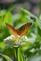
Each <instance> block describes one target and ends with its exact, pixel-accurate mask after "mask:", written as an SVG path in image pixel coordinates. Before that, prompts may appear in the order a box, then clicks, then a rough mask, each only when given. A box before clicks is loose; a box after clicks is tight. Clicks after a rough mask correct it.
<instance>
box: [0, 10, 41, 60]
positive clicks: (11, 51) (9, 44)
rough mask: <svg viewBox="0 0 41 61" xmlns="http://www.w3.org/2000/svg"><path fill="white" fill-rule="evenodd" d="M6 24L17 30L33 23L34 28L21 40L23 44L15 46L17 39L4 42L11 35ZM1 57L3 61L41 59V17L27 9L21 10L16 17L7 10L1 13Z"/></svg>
mask: <svg viewBox="0 0 41 61" xmlns="http://www.w3.org/2000/svg"><path fill="white" fill-rule="evenodd" d="M6 23H8V24H11V25H12V26H14V27H15V28H16V29H18V28H20V27H21V26H22V25H24V24H26V23H32V27H31V28H30V30H29V31H28V33H27V34H26V35H25V36H23V37H21V38H20V39H19V42H20V41H21V43H19V44H18V42H16V44H14V41H16V40H17V39H14V38H13V39H12V40H7V41H4V39H5V38H6V37H8V36H10V35H11V33H10V32H9V30H8V29H7V28H6ZM0 57H1V58H2V59H3V61H35V57H36V58H37V57H38V58H39V57H41V15H40V16H39V17H37V16H34V15H33V14H32V13H30V12H29V11H27V10H26V9H21V10H20V12H19V13H17V14H16V15H13V14H12V13H11V12H10V11H7V10H5V11H0ZM1 58H0V59H1ZM38 58H37V59H38ZM39 60H41V59H40V58H39ZM39 60H38V61H39Z"/></svg>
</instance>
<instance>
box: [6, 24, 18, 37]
mask: <svg viewBox="0 0 41 61" xmlns="http://www.w3.org/2000/svg"><path fill="white" fill-rule="evenodd" d="M6 27H7V28H8V29H9V31H10V33H11V34H13V35H14V36H17V35H18V34H17V31H16V30H15V28H14V27H13V26H12V25H10V24H6Z"/></svg>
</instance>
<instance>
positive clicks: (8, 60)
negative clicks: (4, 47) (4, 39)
mask: <svg viewBox="0 0 41 61" xmlns="http://www.w3.org/2000/svg"><path fill="white" fill-rule="evenodd" d="M1 56H2V57H3V58H5V59H6V61H13V60H12V59H11V58H10V57H9V56H7V55H4V54H1Z"/></svg>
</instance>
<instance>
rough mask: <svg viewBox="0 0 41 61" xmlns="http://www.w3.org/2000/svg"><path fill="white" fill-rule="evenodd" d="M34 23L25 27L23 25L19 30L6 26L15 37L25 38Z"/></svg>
mask: <svg viewBox="0 0 41 61" xmlns="http://www.w3.org/2000/svg"><path fill="white" fill-rule="evenodd" d="M31 25H32V23H27V24H25V25H23V26H22V27H20V28H19V29H15V28H14V27H13V26H12V25H10V24H6V27H7V28H8V29H9V31H10V32H11V33H12V34H13V35H14V36H17V35H19V36H23V35H25V34H26V33H27V32H28V31H29V29H30V27H31Z"/></svg>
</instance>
